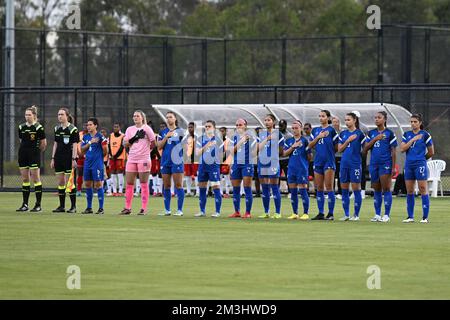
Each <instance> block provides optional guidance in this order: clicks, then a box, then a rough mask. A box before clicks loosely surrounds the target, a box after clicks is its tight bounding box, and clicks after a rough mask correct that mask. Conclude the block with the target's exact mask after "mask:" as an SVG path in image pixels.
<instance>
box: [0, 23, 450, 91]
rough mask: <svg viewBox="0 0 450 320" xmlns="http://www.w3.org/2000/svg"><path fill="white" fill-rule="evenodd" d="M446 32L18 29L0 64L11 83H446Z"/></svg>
mask: <svg viewBox="0 0 450 320" xmlns="http://www.w3.org/2000/svg"><path fill="white" fill-rule="evenodd" d="M449 30H450V29H445V28H433V27H429V28H426V27H415V26H384V27H383V28H382V29H381V30H380V31H378V33H374V34H370V35H362V36H330V37H307V38H295V39H291V38H281V39H216V38H196V37H177V36H152V35H133V34H112V33H100V32H86V31H83V32H74V31H68V30H61V31H48V30H36V29H20V28H18V29H15V39H16V45H15V47H14V48H7V47H5V46H3V47H2V50H1V53H0V54H1V58H2V59H1V61H2V63H1V67H2V70H3V68H4V65H5V61H6V60H7V59H6V57H8V54H9V53H10V52H11V51H12V50H14V53H15V61H16V63H15V65H16V81H15V85H16V86H62V85H64V86H79V85H81V86H128V85H129V86H150V85H152V86H160V85H161V86H167V85H249V84H251V85H299V84H323V83H327V84H373V83H385V84H395V83H404V84H407V83H450V73H449V72H448V70H449V69H450V62H449V59H448V56H449V55H450V31H449ZM1 31H2V32H1V41H2V43H3V42H4V38H5V31H6V29H4V28H3V29H1ZM4 83H5V82H3V83H2V85H4Z"/></svg>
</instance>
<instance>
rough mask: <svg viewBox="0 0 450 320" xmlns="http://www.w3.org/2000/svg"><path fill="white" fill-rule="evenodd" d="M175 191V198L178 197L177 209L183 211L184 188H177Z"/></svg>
mask: <svg viewBox="0 0 450 320" xmlns="http://www.w3.org/2000/svg"><path fill="white" fill-rule="evenodd" d="M176 193H177V198H178V211H183V203H184V189H183V188H177V189H176Z"/></svg>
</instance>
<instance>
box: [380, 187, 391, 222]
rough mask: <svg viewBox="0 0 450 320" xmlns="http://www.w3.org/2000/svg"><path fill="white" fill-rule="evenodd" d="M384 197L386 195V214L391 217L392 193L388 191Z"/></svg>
mask: <svg viewBox="0 0 450 320" xmlns="http://www.w3.org/2000/svg"><path fill="white" fill-rule="evenodd" d="M383 195H384V214H385V215H387V216H388V217H389V215H390V214H391V207H392V192H391V191H386V192H384V193H383ZM380 206H381V205H380Z"/></svg>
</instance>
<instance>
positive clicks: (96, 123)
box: [87, 118, 99, 130]
mask: <svg viewBox="0 0 450 320" xmlns="http://www.w3.org/2000/svg"><path fill="white" fill-rule="evenodd" d="M89 121H90V122H92V123H93V124H94V125H95V126H96V130H97V129H98V126H99V124H98V119H97V118H89V119H88V120H87V122H89Z"/></svg>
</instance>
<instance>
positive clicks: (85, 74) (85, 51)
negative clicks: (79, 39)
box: [81, 32, 88, 123]
mask: <svg viewBox="0 0 450 320" xmlns="http://www.w3.org/2000/svg"><path fill="white" fill-rule="evenodd" d="M87 46H88V34H87V33H86V32H84V33H83V46H82V51H83V62H82V64H83V74H82V77H83V79H82V80H83V87H86V86H87V85H88V47H87ZM81 116H82V118H83V123H85V122H86V120H87V118H88V117H87V100H86V94H83V95H82V97H81Z"/></svg>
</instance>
